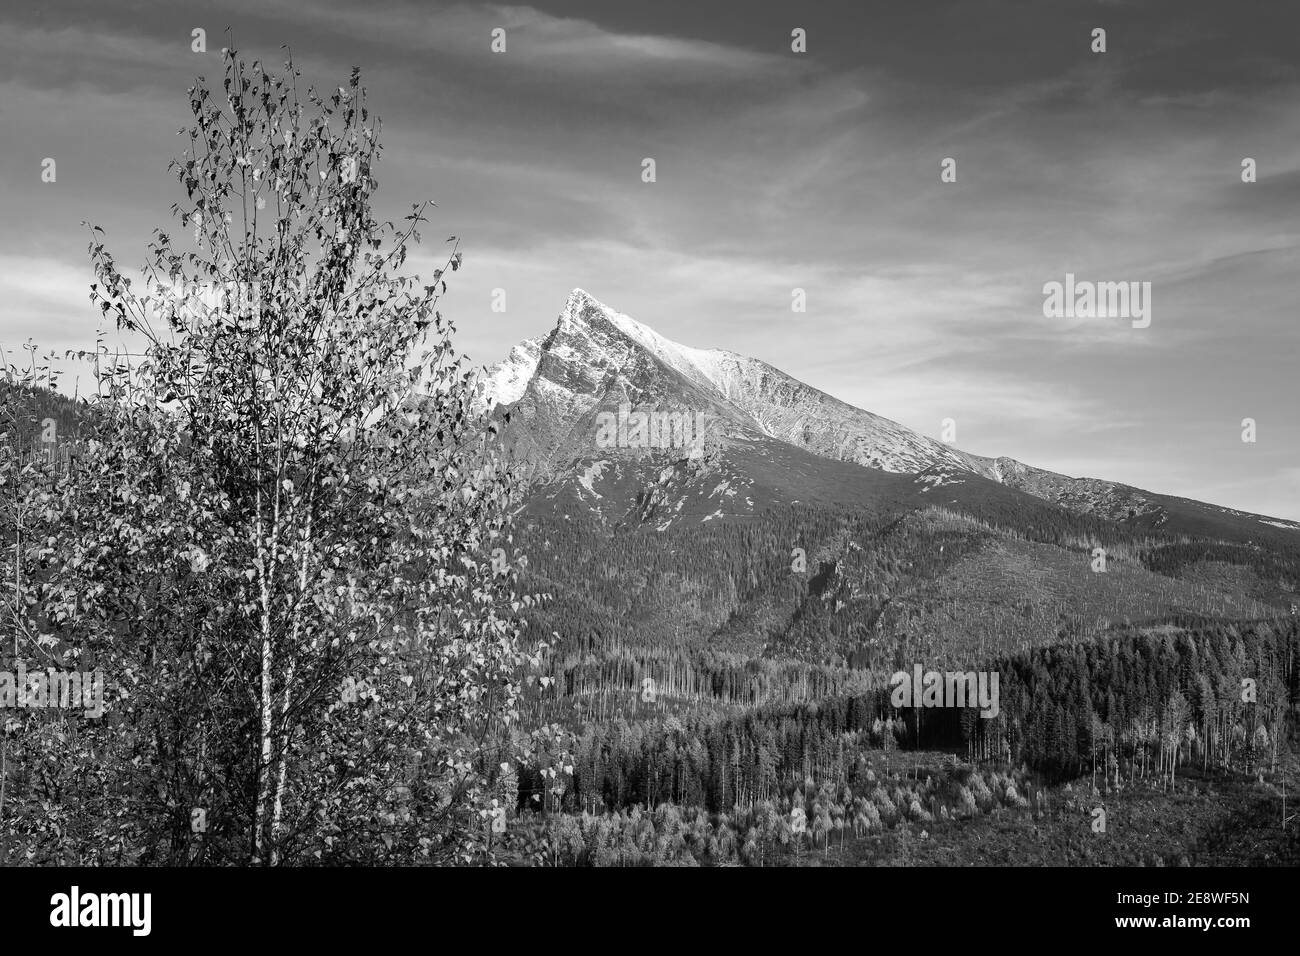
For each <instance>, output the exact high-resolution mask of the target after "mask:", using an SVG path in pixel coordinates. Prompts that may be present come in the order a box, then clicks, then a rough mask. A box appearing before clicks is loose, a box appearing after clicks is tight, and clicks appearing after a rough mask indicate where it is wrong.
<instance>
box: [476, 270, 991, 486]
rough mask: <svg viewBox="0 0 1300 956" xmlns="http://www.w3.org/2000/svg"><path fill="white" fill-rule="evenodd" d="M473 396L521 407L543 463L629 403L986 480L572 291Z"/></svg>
mask: <svg viewBox="0 0 1300 956" xmlns="http://www.w3.org/2000/svg"><path fill="white" fill-rule="evenodd" d="M483 395H484V401H485V403H486V404H489V405H493V406H507V407H513V406H518V405H522V406H523V408H521V409H519V411H520V412H521V413H522V417H523V418H524V419H526V420H527V421H528V422H529V430H530V431H532V432H534V433H536V434H535V436H534V437H536V438H537V439H539V440H540V444H539V445H538V446H537V447H535V448H534V451H535V452H542V453H543V454H545V455H546V456H548V457H549V456H553V455H556V454H560V455H562V456H567V455H580V454H582V453H583V452H584V451H585V450H586V445H587V442H586V439H587V438H589V437H591V436H593V435H594V434H595V433H594V430H593V429H592V428H591V427H587V426H588V425H589V424H590V423H585V420H586V419H587V418H589V417H590V416H591V415H593V414H596V413H598V411H599V410H600V409H607V410H608V409H613V408H615V407H617V406H618V405H619V404H621V403H627V404H629V405H632V406H645V407H647V408H657V407H660V406H663V407H664V408H665V409H667V408H669V407H673V408H680V409H688V410H691V411H697V412H702V413H704V414H705V415H706V416H708V417H709V418H711V419H712V420H713V421H714V423H715V425H716V426H717V428H718V430H719V432H720V433H721V434H724V435H727V436H730V437H738V438H749V439H756V440H761V439H774V440H777V441H780V442H785V443H787V444H791V445H794V446H796V447H798V448H801V449H804V450H807V451H810V452H812V453H813V454H815V455H818V456H820V457H823V458H831V459H835V460H838V461H849V462H854V463H856V464H860V465H865V466H868V467H873V468H879V469H881V470H883V471H890V472H907V473H913V472H919V471H922V470H924V469H925V468H928V467H930V466H932V465H936V464H946V465H949V466H952V467H956V468H960V469H963V470H966V471H974V472H976V473H978V474H981V475H984V476H986V477H993V474H994V469H993V467H992V465H991V463H988V462H986V461H985V460H984V459H980V458H977V457H975V456H972V455H966V454H964V453H962V452H960V451H957V450H956V449H953V448H950V447H949V446H947V445H945V444H943V443H942V442H939V441H936V440H934V439H932V438H928V437H926V436H924V435H920V434H918V433H916V432H914V431H912V430H910V429H908V428H906V427H904V426H903V425H900V424H898V423H897V422H893V421H890V420H889V419H886V418H882V417H880V416H879V415H873V414H872V413H870V412H867V411H864V410H862V409H860V408H855V407H854V406H852V405H849V404H847V403H846V402H841V401H839V400H838V399H835V398H832V397H831V396H830V395H827V394H825V393H824V392H821V391H819V390H818V389H815V388H813V387H812V386H810V385H806V384H804V383H803V382H800V381H798V380H797V379H795V378H792V377H791V376H789V375H787V374H785V373H784V372H782V371H781V370H780V369H777V368H774V367H773V366H771V365H768V364H767V363H766V362H761V361H759V360H758V359H752V358H748V357H746V356H743V355H738V354H737V353H735V352H729V351H726V350H724V349H701V348H693V347H691V346H687V345H682V344H680V343H678V342H674V341H672V340H671V339H668V338H665V337H664V336H662V335H660V334H659V333H658V332H656V331H655V330H654V329H652V328H650V327H649V326H647V325H644V324H643V323H641V322H638V321H637V320H635V319H633V318H632V317H631V316H628V315H625V314H623V313H621V312H618V311H617V310H615V309H612V308H610V307H609V306H607V305H605V304H603V303H602V302H600V301H598V300H597V299H596V298H595V297H593V296H592V295H590V294H589V293H587V292H586V291H584V290H582V289H574V290H573V291H572V292H571V293H570V294H569V298H568V301H566V303H565V305H564V309H563V310H562V311H561V312H560V315H559V319H558V321H557V323H556V325H555V328H554V329H553V330H552V331H551V333H550V334H549V335H548V336H546V337H545V338H544V339H542V340H540V341H534V340H528V341H525V342H522V343H520V344H519V345H518V346H516V347H515V349H514V350H513V351H512V352H511V353H510V356H508V357H507V359H506V360H505V361H504V362H502V363H501V364H499V365H497V366H494V367H493V368H492V369H490V370H488V374H487V377H486V382H485V385H484V391H483ZM580 423H584V424H583V427H579V425H580ZM529 444H532V442H531V441H530V442H529Z"/></svg>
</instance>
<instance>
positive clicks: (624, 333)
mask: <svg viewBox="0 0 1300 956" xmlns="http://www.w3.org/2000/svg"><path fill="white" fill-rule="evenodd" d="M475 403H476V406H477V407H478V408H479V409H480V410H481V411H484V412H492V413H500V412H502V411H507V410H508V411H510V412H511V425H510V427H509V428H508V429H507V444H508V445H509V446H510V447H511V449H512V451H513V452H514V453H515V454H517V455H519V456H521V457H523V458H524V459H526V460H528V461H530V462H531V463H532V464H534V465H536V466H539V467H540V468H541V469H543V470H544V471H546V472H548V473H550V474H552V475H558V476H562V477H563V476H566V475H567V477H568V479H569V480H570V481H573V480H576V479H577V478H578V477H579V476H582V475H585V476H587V478H588V481H587V485H588V486H589V487H588V490H589V491H591V492H592V493H593V494H595V493H596V492H595V486H594V483H593V482H594V481H595V480H596V479H595V478H593V477H592V471H593V468H595V470H596V471H597V472H602V473H603V471H602V468H601V467H596V466H598V465H600V464H601V463H604V464H603V468H610V470H611V473H612V471H616V470H618V469H617V468H611V466H613V465H614V464H615V463H617V462H619V461H623V462H624V464H626V461H625V460H626V459H628V458H640V457H645V456H647V455H649V456H650V457H651V458H655V459H656V461H658V459H671V458H672V457H673V456H672V454H671V452H672V451H673V449H662V448H661V449H656V448H653V447H650V448H647V447H645V446H644V445H642V446H637V447H632V448H627V447H619V446H617V445H616V446H614V447H609V446H605V445H600V444H599V443H598V442H597V440H596V439H597V435H598V433H599V423H600V421H601V416H602V415H603V414H607V415H610V416H613V415H614V414H615V413H616V412H618V410H619V409H620V408H623V409H650V410H659V411H661V412H664V413H668V412H671V411H678V410H682V409H686V410H691V411H694V412H697V413H702V414H703V415H704V416H705V417H706V418H707V419H708V420H709V423H710V427H709V429H708V436H707V439H706V441H707V443H708V444H709V446H710V447H713V448H717V449H737V448H741V449H743V451H742V457H745V456H747V457H748V458H749V459H750V460H751V461H752V460H753V458H754V456H755V455H757V456H759V457H766V458H767V459H769V460H771V459H776V458H783V457H788V454H787V453H785V452H782V451H781V450H780V448H779V447H778V446H787V447H792V448H795V449H798V450H800V451H803V452H806V453H809V454H811V455H812V456H815V457H816V458H819V459H823V460H826V461H828V462H841V463H850V464H853V465H857V466H860V467H862V468H865V469H868V470H877V471H882V472H887V473H891V474H902V475H918V476H919V475H923V474H926V473H930V478H929V479H928V481H929V483H930V484H932V485H933V483H934V482H936V481H941V480H944V479H942V478H941V477H940V476H942V475H944V474H947V475H949V478H948V479H946V481H947V482H948V483H952V482H953V480H954V476H956V475H959V474H967V475H972V476H976V477H979V478H984V479H987V480H989V481H991V482H995V483H997V484H1000V485H1003V486H1005V487H1006V488H1008V489H1014V490H1016V491H1019V492H1023V493H1025V494H1027V495H1031V496H1033V497H1035V498H1038V499H1041V500H1044V501H1048V502H1050V503H1052V504H1054V505H1056V506H1058V507H1062V508H1065V509H1067V510H1070V511H1074V512H1076V513H1081V514H1088V515H1095V516H1098V517H1102V518H1105V519H1107V520H1111V521H1117V522H1127V523H1130V524H1134V525H1137V526H1139V527H1143V528H1149V529H1163V530H1171V531H1178V530H1184V529H1186V530H1189V531H1194V532H1195V533H1197V534H1206V535H1210V536H1214V535H1215V534H1219V535H1221V536H1225V537H1227V538H1229V539H1232V540H1243V541H1253V540H1254V539H1255V538H1256V537H1259V538H1274V539H1277V535H1279V534H1280V535H1282V538H1281V539H1278V540H1283V541H1286V543H1288V544H1293V543H1294V541H1293V540H1291V539H1290V537H1289V536H1292V535H1294V533H1295V532H1296V531H1300V523H1296V522H1291V521H1285V520H1282V519H1269V520H1266V519H1267V516H1259V515H1250V514H1248V513H1245V512H1240V511H1236V510H1234V509H1228V508H1221V507H1218V506H1215V505H1212V504H1207V503H1205V502H1199V501H1195V500H1193V499H1186V498H1176V497H1173V496H1168V495H1161V494H1158V493H1155V492H1150V491H1147V490H1144V489H1141V488H1136V487H1133V486H1130V485H1125V484H1122V483H1119V482H1112V481H1107V480H1105V479H1101V478H1091V477H1084V478H1074V477H1070V476H1067V475H1062V474H1058V473H1055V472H1051V471H1048V470H1046V469H1041V468H1037V467H1034V466H1032V465H1029V464H1027V463H1024V462H1022V461H1019V460H1017V459H1014V458H1011V457H1007V456H999V457H985V456H980V455H975V454H972V453H969V452H965V451H962V450H961V449H958V448H955V447H953V446H950V445H947V444H945V443H943V442H940V441H938V440H936V439H932V438H929V437H928V436H925V435H922V434H920V433H918V432H915V431H913V430H911V429H909V428H907V427H906V426H904V425H902V424H900V423H898V422H895V421H892V420H890V419H887V418H884V417H883V416H880V415H876V414H874V413H873V412H870V411H867V410H865V409H861V408H858V407H856V406H853V405H851V404H849V403H847V402H844V401H843V400H841V399H838V398H835V397H834V396H832V395H830V394H829V393H826V392H823V391H821V390H820V389H818V388H816V387H815V386H812V385H809V384H807V383H805V382H802V381H800V380H798V379H796V378H794V377H793V376H791V375H789V374H788V373H786V372H783V371H782V370H780V369H778V368H776V367H775V366H773V365H770V364H769V363H767V362H764V361H762V360H759V359H754V358H749V357H747V356H744V355H741V354H740V353H737V352H733V351H730V350H726V349H719V348H713V349H700V348H694V347H692V346H686V345H682V344H680V343H677V342H675V341H673V340H671V339H668V338H666V337H665V336H663V335H661V334H659V333H658V332H656V331H655V330H654V329H652V328H650V327H649V326H647V325H645V324H643V323H641V322H638V321H637V320H636V319H633V318H632V317H630V316H628V315H626V314H624V313H621V312H618V311H617V310H615V309H613V308H611V307H609V306H607V305H605V304H604V303H602V302H600V301H599V300H598V299H596V298H595V297H594V296H592V295H590V294H589V293H588V292H586V291H585V290H583V289H581V288H575V289H574V290H573V291H572V292H571V293H570V294H569V296H568V299H567V301H566V302H565V305H564V308H563V309H562V310H561V312H560V314H559V316H558V319H557V322H556V324H555V326H554V328H553V329H552V330H551V331H550V332H549V333H547V334H546V335H545V336H542V337H540V338H534V339H525V340H524V341H523V342H521V343H519V344H518V345H516V346H515V347H514V348H513V349H512V350H511V352H510V353H509V354H508V355H507V357H506V359H505V360H503V361H502V362H500V363H498V364H496V365H494V366H490V367H488V368H487V369H485V370H484V372H483V374H482V376H481V378H480V382H479V385H478V393H477V396H476V400H475ZM656 452H659V453H660V454H658V455H657V456H656ZM664 452H667V453H668V454H667V455H665V454H662V453H664ZM719 457H720V458H722V459H725V458H727V457H728V456H727V455H726V454H725V453H723V454H722V455H720V456H715V457H714V461H715V464H716V461H717V459H718V458H719ZM733 457H734V456H733ZM722 472H725V469H722ZM597 477H598V476H597ZM722 477H724V478H726V477H728V476H727V475H726V474H723V475H722ZM737 477H739V476H737V475H735V474H732V475H730V478H731V479H732V480H734V479H735V478H737Z"/></svg>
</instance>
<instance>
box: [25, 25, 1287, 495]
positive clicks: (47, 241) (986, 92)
mask: <svg viewBox="0 0 1300 956" xmlns="http://www.w3.org/2000/svg"><path fill="white" fill-rule="evenodd" d="M19 6H20V5H17V4H6V5H5V8H4V10H3V12H0V144H3V145H2V146H0V210H3V215H2V216H0V347H3V348H6V349H13V348H14V347H15V346H17V345H18V344H20V343H21V342H23V341H25V340H26V339H28V338H33V339H35V340H36V341H37V342H38V343H40V344H41V345H44V346H49V347H53V348H58V349H64V348H80V347H87V346H89V345H90V343H91V342H93V337H94V329H95V318H94V314H93V312H92V310H91V308H90V306H89V304H88V301H87V298H86V296H87V285H88V283H89V281H90V279H89V271H88V268H87V259H86V241H87V240H86V234H85V230H84V229H83V228H82V227H81V226H80V225H79V223H80V221H81V220H83V219H85V220H90V221H92V222H95V223H98V224H100V225H102V226H103V227H104V228H105V229H106V230H107V232H108V240H109V244H110V247H111V248H112V249H113V251H114V252H115V254H116V255H117V258H118V259H119V261H120V262H121V263H122V264H123V265H126V264H135V263H142V262H143V260H144V247H145V242H146V241H147V239H148V237H149V233H150V230H151V229H152V227H154V226H155V225H166V224H168V223H169V213H168V209H169V207H170V204H171V203H172V202H173V201H176V200H178V199H179V198H181V195H180V194H179V192H178V187H177V186H176V184H175V182H174V181H172V180H170V179H169V178H168V176H167V175H166V172H165V167H166V163H167V161H168V160H169V159H170V158H171V157H172V156H174V155H176V154H177V153H178V152H179V151H180V149H181V141H180V140H179V139H178V138H177V137H176V130H177V129H178V128H180V127H181V126H183V125H185V124H186V123H187V121H188V104H187V98H186V95H185V90H186V89H187V87H188V86H189V85H190V84H191V83H192V82H193V79H194V77H195V76H196V75H200V74H203V75H206V76H207V77H208V78H209V79H212V80H216V81H218V82H219V77H220V74H221V64H220V53H219V50H220V48H221V47H222V46H223V45H225V44H226V42H227V41H226V39H225V36H224V34H225V30H226V28H227V27H230V28H231V29H232V30H233V34H234V40H235V46H236V47H237V48H238V49H239V50H240V51H241V52H243V53H244V54H245V55H247V56H249V57H250V58H251V57H256V58H262V59H264V60H265V61H266V62H267V63H268V64H278V63H279V62H280V61H281V60H282V59H283V52H282V51H281V49H280V48H281V45H282V44H289V45H290V46H291V47H292V49H293V53H294V58H295V61H296V63H297V65H298V66H299V68H300V69H301V70H302V72H303V74H304V78H305V80H307V81H310V82H313V83H316V84H317V85H319V86H321V87H324V88H331V87H334V86H337V85H339V84H341V83H343V82H345V80H346V77H347V75H348V72H349V70H350V69H351V67H352V66H354V65H356V66H359V67H361V69H362V75H363V81H364V83H365V85H366V86H367V87H368V88H369V91H370V104H371V106H372V108H373V109H374V110H375V111H376V112H378V113H379V114H381V115H382V117H383V120H384V135H383V142H384V145H385V149H384V160H383V162H382V163H381V165H380V167H379V169H378V170H377V176H378V179H379V181H380V190H379V193H378V194H377V196H376V199H377V202H378V203H379V205H380V207H381V208H380V212H381V213H382V214H383V215H382V217H381V218H386V217H396V216H399V215H401V214H402V213H404V212H405V210H406V209H407V208H408V207H409V205H410V203H411V202H412V201H415V200H417V199H420V198H425V197H428V198H432V199H434V200H435V201H436V202H437V203H438V209H437V210H436V211H435V219H434V224H433V227H432V228H431V229H430V230H429V231H428V233H427V235H428V237H429V238H431V239H433V240H434V241H433V242H432V243H431V244H430V246H429V255H428V256H421V257H417V259H416V260H415V262H416V265H417V266H418V267H420V268H421V269H423V270H429V269H431V268H432V267H433V259H432V256H433V255H434V254H436V253H437V252H439V251H441V240H442V239H443V238H445V236H446V235H451V234H455V235H457V236H460V237H461V238H462V242H463V246H462V248H463V250H464V253H465V268H464V269H463V270H462V271H461V272H460V273H459V274H457V275H456V276H455V277H454V282H453V286H452V289H451V292H450V294H449V295H448V297H447V299H446V300H445V302H444V304H445V311H447V312H448V313H450V314H451V315H453V316H454V317H455V318H456V320H457V322H458V324H459V326H460V336H459V340H458V344H459V347H460V349H461V350H462V351H464V352H467V353H468V354H469V355H470V357H471V358H472V359H473V360H475V361H476V362H480V363H489V362H493V361H496V360H498V359H499V358H501V357H502V356H503V355H504V353H505V352H506V351H508V349H509V348H510V346H511V345H512V344H514V343H515V342H516V341H518V340H520V339H522V338H525V337H533V336H537V335H540V334H542V333H544V332H545V331H547V330H548V329H549V328H550V327H551V326H552V325H553V324H554V321H555V317H556V314H557V313H558V311H559V310H560V308H561V306H562V305H563V304H564V300H565V298H566V296H567V293H568V292H569V290H570V289H572V288H573V287H575V286H580V287H582V288H584V289H586V290H588V291H589V292H591V293H592V294H593V295H595V296H597V297H598V298H600V299H601V300H602V301H604V302H605V303H607V304H608V305H611V306H613V307H614V308H616V309H618V310H620V311H622V312H626V313H628V314H629V315H631V316H633V317H634V318H637V319H639V320H640V321H642V322H644V323H646V324H647V325H650V326H652V327H653V328H655V329H657V330H658V331H659V332H661V333H662V334H664V335H666V336H668V337H669V338H673V339H676V340H677V341H680V342H683V343H685V344H688V345H694V346H700V347H720V348H727V349H731V350H733V351H737V352H741V353H744V354H747V355H752V356H755V357H757V358H761V359H765V360H767V361H769V362H771V363H773V364H774V365H777V366H779V367H780V368H782V369H784V370H785V371H787V372H789V373H791V374H793V375H795V376H797V377H798V378H801V379H803V380H804V381H806V382H808V383H810V384H812V385H815V386H817V387H818V388H821V389H823V390H825V391H827V392H830V393H831V394H833V395H835V396H837V397H839V398H842V399H844V400H846V401H849V402H852V403H854V404H856V405H859V406H861V407H863V408H867V409H869V410H871V411H874V412H876V413H878V414H882V415H885V416H887V417H889V418H893V419H895V420H897V421H900V422H903V423H904V424H906V425H909V426H911V427H912V428H915V429H917V430H918V431H922V432H925V433H927V434H930V435H933V436H935V437H939V435H940V431H941V427H942V426H941V421H942V420H943V419H944V418H949V417H950V418H953V419H955V420H956V422H957V441H956V444H957V445H958V446H960V447H962V448H965V449H967V450H969V451H973V452H976V453H980V454H987V455H1010V456H1012V457H1015V458H1019V459H1021V460H1024V461H1027V462H1030V463H1032V464H1035V465H1038V466H1041V467H1046V468H1051V469H1053V470H1056V471H1061V472H1064V473H1066V474H1071V475H1090V476H1097V477H1105V478H1109V479H1112V480H1118V481H1123V482H1127V483H1130V484H1134V485H1138V486H1140V487H1146V488H1150V489H1152V490H1157V491H1163V492H1168V493H1173V494H1181V495H1186V496H1189V497H1195V498H1200V499H1202V500H1209V501H1213V502H1215V503H1218V504H1223V505H1227V506H1231V507H1236V508H1241V509H1244V510H1250V511H1256V512H1261V513H1264V514H1270V515H1275V516H1279V517H1285V518H1293V519H1300V422H1298V421H1297V417H1296V416H1297V409H1298V407H1300V402H1298V401H1297V398H1298V397H1300V375H1298V374H1297V371H1298V369H1297V365H1298V363H1300V312H1298V309H1297V301H1298V297H1297V293H1298V292H1300V251H1298V250H1300V8H1296V7H1295V5H1294V4H1290V3H1281V2H1275V0H1260V2H1253V0H1233V2H1230V3H1229V2H1195V0H1143V2H1140V3H1139V2H1099V0H1088V2H1084V0H1079V2H1071V0H1055V2H1052V3H1050V4H1049V3H1041V2H1013V0H951V2H949V0H925V2H920V0H917V2H902V0H898V2H883V0H882V2H879V3H870V4H864V3H862V2H861V0H847V2H842V3H841V2H820V0H819V2H816V3H809V2H803V3H792V2H787V3H773V2H768V3H760V2H740V0H735V2H725V3H724V2H708V3H704V2H701V0H656V2H655V3H623V2H618V3H615V2H611V0H582V2H566V3H559V2H556V3H547V2H538V3H536V4H534V5H532V6H500V5H494V4H442V3H432V2H427V0H419V2H417V0H409V2H408V0H367V2H366V3H364V4H362V3H353V4H344V3H341V2H336V0H330V2H315V3H312V4H311V5H310V10H308V5H307V4H305V3H300V2H287V0H226V2H222V3H220V4H207V3H188V2H184V0H168V2H165V3H161V2H160V3H143V2H136V3H129V2H128V3H114V4H104V3H102V2H99V0H86V2H79V3H62V2H47V3H41V4H23V5H21V7H22V9H16V8H17V7H19ZM498 27H500V28H503V29H505V31H506V52H505V53H493V52H492V50H491V48H490V43H491V34H492V31H493V29H494V28H498ZM1097 27H1101V28H1104V29H1105V30H1106V47H1107V50H1106V52H1105V53H1103V54H1099V53H1094V52H1093V51H1092V49H1091V46H1092V31H1093V29H1094V28H1097ZM195 28H203V29H205V30H206V31H207V35H208V52H207V53H206V54H201V53H195V52H192V51H191V31H192V30H193V29H195ZM795 28H802V29H803V30H805V31H806V35H807V52H806V53H796V52H793V51H792V50H791V31H792V30H793V29H795ZM46 157H49V158H53V159H55V161H56V163H57V181H56V182H54V183H42V182H41V164H42V160H43V159H45V158H46ZM646 157H651V158H653V159H654V160H655V163H656V174H657V181H656V182H654V183H644V182H642V178H641V173H642V160H643V159H644V158H646ZM947 157H951V158H953V159H955V160H956V168H957V181H956V182H955V183H943V182H941V181H940V166H941V163H942V161H943V160H944V159H945V158H947ZM1246 157H1250V158H1252V159H1254V160H1255V161H1256V163H1257V169H1258V173H1257V176H1258V181H1257V182H1255V183H1251V184H1246V183H1243V182H1242V177H1241V164H1242V160H1243V159H1244V158H1246ZM1067 272H1070V273H1074V274H1075V275H1076V276H1077V277H1078V278H1079V279H1086V280H1093V281H1114V282H1119V281H1137V282H1150V283H1151V287H1152V303H1151V305H1152V311H1151V319H1152V321H1151V325H1150V327H1149V328H1145V329H1135V328H1133V327H1132V326H1131V322H1130V321H1128V320H1126V319H1123V318H1119V317H1108V318H1097V319H1080V318H1046V317H1044V314H1043V300H1044V296H1043V286H1044V284H1045V283H1047V282H1052V281H1064V279H1065V275H1066V273H1067ZM497 288H500V289H504V290H506V302H507V310H506V312H505V313H504V314H498V313H494V312H492V311H491V309H490V304H491V296H492V290H493V289H497ZM795 288H802V289H804V290H806V295H807V311H806V312H805V313H802V314H795V313H792V310H791V290H793V289H795ZM83 382H84V371H83ZM83 387H84V385H83ZM1243 418H1253V419H1255V420H1256V422H1257V427H1258V441H1257V442H1256V443H1254V444H1248V443H1244V442H1242V441H1241V423H1242V419H1243Z"/></svg>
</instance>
